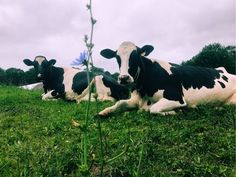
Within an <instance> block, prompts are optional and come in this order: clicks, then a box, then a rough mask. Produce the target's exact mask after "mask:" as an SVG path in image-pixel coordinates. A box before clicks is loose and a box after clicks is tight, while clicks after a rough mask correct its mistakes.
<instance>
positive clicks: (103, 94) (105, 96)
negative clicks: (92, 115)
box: [94, 75, 115, 101]
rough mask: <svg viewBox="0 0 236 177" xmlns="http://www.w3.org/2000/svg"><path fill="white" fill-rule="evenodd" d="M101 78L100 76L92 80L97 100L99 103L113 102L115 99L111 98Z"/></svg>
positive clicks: (109, 91) (109, 90)
mask: <svg viewBox="0 0 236 177" xmlns="http://www.w3.org/2000/svg"><path fill="white" fill-rule="evenodd" d="M102 78H103V76H101V75H99V76H96V77H95V78H94V79H95V86H96V91H97V94H98V99H99V100H101V101H104V100H110V101H114V100H115V99H114V98H112V97H111V89H110V88H108V87H106V86H105V85H104V83H103V81H102Z"/></svg>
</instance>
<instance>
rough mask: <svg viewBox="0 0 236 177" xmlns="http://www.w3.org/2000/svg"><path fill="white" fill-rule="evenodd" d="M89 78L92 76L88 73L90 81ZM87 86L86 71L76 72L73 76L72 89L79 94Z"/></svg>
mask: <svg viewBox="0 0 236 177" xmlns="http://www.w3.org/2000/svg"><path fill="white" fill-rule="evenodd" d="M91 80H92V78H91V75H90V81H91ZM90 81H89V83H90ZM87 87H88V79H87V72H86V71H82V72H79V73H77V74H76V75H75V76H74V77H73V83H72V90H73V91H74V92H75V93H77V94H81V93H82V92H83V91H84V90H85V89H86V88H87Z"/></svg>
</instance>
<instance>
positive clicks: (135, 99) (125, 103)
mask: <svg viewBox="0 0 236 177" xmlns="http://www.w3.org/2000/svg"><path fill="white" fill-rule="evenodd" d="M140 100H141V98H140V96H139V94H138V93H137V91H136V90H134V91H133V92H132V93H131V97H130V99H128V100H120V101H117V102H116V104H115V105H113V106H110V107H108V108H106V109H104V110H102V111H101V112H99V115H101V116H106V115H108V114H110V113H112V112H115V111H125V110H127V109H133V108H137V107H138V106H139V101H140Z"/></svg>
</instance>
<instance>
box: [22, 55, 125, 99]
mask: <svg viewBox="0 0 236 177" xmlns="http://www.w3.org/2000/svg"><path fill="white" fill-rule="evenodd" d="M23 62H24V63H25V64H26V65H27V66H34V69H35V73H36V76H37V80H38V81H41V82H42V83H43V88H44V94H43V95H42V99H43V100H51V99H57V98H62V99H67V100H76V101H77V103H79V102H80V101H82V100H88V96H89V88H91V87H92V86H93V85H95V86H96V91H97V93H98V99H99V100H111V101H114V100H120V99H125V98H128V96H129V89H128V88H127V87H125V86H122V85H120V84H118V82H117V81H116V80H115V79H112V78H110V76H108V75H105V74H104V75H98V76H93V73H91V72H90V73H89V75H90V78H91V79H90V80H89V81H88V79H87V72H86V71H84V70H79V69H76V68H62V67H55V66H54V64H55V63H56V60H55V59H51V60H47V59H46V58H45V57H44V56H36V57H35V59H34V60H33V61H32V60H30V59H24V60H23Z"/></svg>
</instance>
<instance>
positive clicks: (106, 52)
mask: <svg viewBox="0 0 236 177" xmlns="http://www.w3.org/2000/svg"><path fill="white" fill-rule="evenodd" d="M100 55H102V56H103V57H105V58H107V59H111V58H114V57H115V56H116V52H115V51H113V50H111V49H104V50H102V51H101V52H100Z"/></svg>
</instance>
